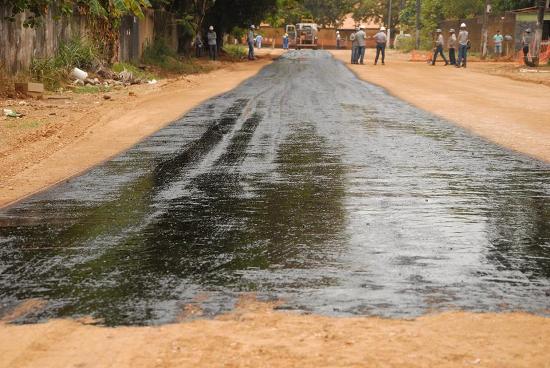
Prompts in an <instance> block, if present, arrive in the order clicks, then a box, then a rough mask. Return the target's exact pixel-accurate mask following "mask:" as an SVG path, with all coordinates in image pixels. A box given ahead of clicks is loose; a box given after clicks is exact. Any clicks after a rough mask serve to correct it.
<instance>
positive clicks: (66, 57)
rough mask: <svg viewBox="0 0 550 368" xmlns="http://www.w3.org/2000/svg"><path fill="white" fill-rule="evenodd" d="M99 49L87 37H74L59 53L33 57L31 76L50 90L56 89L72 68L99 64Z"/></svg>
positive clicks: (90, 66)
mask: <svg viewBox="0 0 550 368" xmlns="http://www.w3.org/2000/svg"><path fill="white" fill-rule="evenodd" d="M98 60H99V51H98V48H97V47H96V46H94V45H93V44H92V43H91V42H90V41H89V40H88V39H86V38H73V39H71V40H69V41H67V42H65V43H63V44H61V45H60V46H59V49H58V51H57V54H56V55H55V56H54V57H50V58H36V59H33V60H32V62H31V66H30V74H31V77H32V78H33V79H34V80H36V81H38V82H42V83H44V87H45V88H46V89H48V90H50V91H53V90H56V89H57V88H59V87H60V86H61V83H62V82H63V81H64V80H66V79H67V78H68V76H69V73H70V71H71V69H72V68H74V67H77V68H80V69H89V68H92V67H93V66H94V65H96V64H98Z"/></svg>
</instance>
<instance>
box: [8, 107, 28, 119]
mask: <svg viewBox="0 0 550 368" xmlns="http://www.w3.org/2000/svg"><path fill="white" fill-rule="evenodd" d="M4 116H7V117H9V118H21V117H23V116H25V115H24V114H20V113H18V112H16V111H14V110H11V109H4Z"/></svg>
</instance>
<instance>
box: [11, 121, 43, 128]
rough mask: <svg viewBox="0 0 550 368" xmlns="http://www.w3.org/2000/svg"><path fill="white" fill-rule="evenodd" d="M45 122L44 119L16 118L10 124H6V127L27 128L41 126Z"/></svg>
mask: <svg viewBox="0 0 550 368" xmlns="http://www.w3.org/2000/svg"><path fill="white" fill-rule="evenodd" d="M43 124H44V123H43V122H42V121H39V120H23V121H19V120H14V121H10V122H9V123H8V124H6V127H7V128H9V129H21V130H26V129H36V128H39V127H40V126H41V125H43Z"/></svg>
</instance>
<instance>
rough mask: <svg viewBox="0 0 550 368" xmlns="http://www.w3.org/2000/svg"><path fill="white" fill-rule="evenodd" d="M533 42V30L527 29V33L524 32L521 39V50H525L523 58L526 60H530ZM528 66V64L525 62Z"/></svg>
mask: <svg viewBox="0 0 550 368" xmlns="http://www.w3.org/2000/svg"><path fill="white" fill-rule="evenodd" d="M532 40H533V37H532V35H531V28H527V29H526V30H525V32H523V37H522V38H521V48H522V50H523V58H524V59H525V60H528V58H527V55H529V47H530V46H531V41H532ZM525 64H527V62H525Z"/></svg>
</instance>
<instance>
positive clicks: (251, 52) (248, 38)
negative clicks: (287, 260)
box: [246, 25, 256, 60]
mask: <svg viewBox="0 0 550 368" xmlns="http://www.w3.org/2000/svg"><path fill="white" fill-rule="evenodd" d="M255 28H256V27H254V25H251V26H250V28H249V29H248V33H247V35H246V42H247V43H248V60H254V59H255V57H254V29H255Z"/></svg>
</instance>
